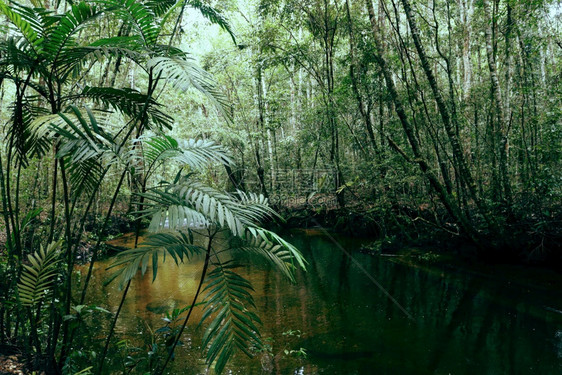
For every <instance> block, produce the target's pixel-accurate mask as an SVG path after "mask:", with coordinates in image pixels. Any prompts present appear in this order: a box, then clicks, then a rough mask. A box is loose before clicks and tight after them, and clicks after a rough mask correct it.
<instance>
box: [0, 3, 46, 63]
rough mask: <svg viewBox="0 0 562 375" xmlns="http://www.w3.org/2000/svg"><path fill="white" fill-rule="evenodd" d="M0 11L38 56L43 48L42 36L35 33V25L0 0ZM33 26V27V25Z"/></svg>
mask: <svg viewBox="0 0 562 375" xmlns="http://www.w3.org/2000/svg"><path fill="white" fill-rule="evenodd" d="M0 12H2V14H4V15H5V16H6V18H8V20H9V21H10V22H11V23H12V24H13V25H14V26H15V27H16V28H17V29H18V30H19V32H20V33H21V35H22V36H23V38H25V41H26V43H27V45H28V46H29V47H30V48H31V49H32V50H33V52H34V54H35V56H39V55H40V54H41V52H42V49H43V38H41V37H40V36H39V35H38V33H37V26H36V25H34V24H33V23H30V22H28V20H26V19H24V17H22V16H21V14H19V13H18V12H17V11H16V10H14V9H12V8H11V7H9V6H8V5H6V3H4V2H3V1H1V0H0ZM34 26H35V27H34Z"/></svg>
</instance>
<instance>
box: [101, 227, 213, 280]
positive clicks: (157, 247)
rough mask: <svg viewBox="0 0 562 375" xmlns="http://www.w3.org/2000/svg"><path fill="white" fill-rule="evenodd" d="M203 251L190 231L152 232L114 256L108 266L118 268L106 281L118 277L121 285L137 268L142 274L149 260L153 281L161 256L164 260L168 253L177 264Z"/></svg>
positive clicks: (130, 277) (131, 276) (133, 274)
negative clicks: (143, 239)
mask: <svg viewBox="0 0 562 375" xmlns="http://www.w3.org/2000/svg"><path fill="white" fill-rule="evenodd" d="M203 251H205V249H203V248H202V247H200V246H197V245H194V244H193V236H192V234H191V232H190V231H187V232H180V233H176V234H172V233H156V234H152V235H150V236H148V238H146V240H145V241H144V242H143V243H142V244H141V245H140V246H139V247H137V248H135V249H129V250H125V251H123V252H121V253H119V254H118V255H117V256H116V258H115V260H114V262H113V263H112V264H111V266H110V267H109V268H110V269H111V268H116V267H117V268H118V270H117V271H116V272H114V273H113V275H111V277H110V278H109V280H108V281H107V283H110V282H112V281H113V280H115V279H116V278H119V286H120V287H123V286H124V285H125V284H126V283H127V282H128V281H129V280H131V279H132V278H133V277H134V276H135V275H136V274H137V272H138V271H139V269H140V271H141V274H142V275H144V274H145V273H146V270H147V269H148V264H149V262H152V280H153V281H154V280H155V279H156V275H157V273H158V262H159V258H160V257H161V256H162V261H165V260H166V256H167V255H168V256H170V257H172V259H173V260H174V262H175V263H176V264H179V263H181V262H183V261H184V259H189V258H190V257H191V256H193V255H194V254H199V253H201V252H203Z"/></svg>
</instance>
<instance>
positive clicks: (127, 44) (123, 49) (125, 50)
mask: <svg viewBox="0 0 562 375" xmlns="http://www.w3.org/2000/svg"><path fill="white" fill-rule="evenodd" d="M142 43H143V40H142V38H141V37H140V36H136V35H135V36H116V37H112V38H101V39H98V40H96V41H94V42H93V43H91V44H89V45H87V46H75V47H74V48H70V49H67V50H65V51H64V58H63V59H61V61H60V62H59V69H58V72H59V73H61V72H67V73H66V74H67V75H68V74H70V73H71V72H72V71H73V70H75V69H76V68H78V67H80V66H81V64H83V63H85V62H87V61H89V60H90V59H95V60H96V61H98V62H102V61H104V60H105V59H106V58H109V57H124V58H127V59H129V60H132V61H134V62H135V63H137V64H139V65H140V66H142V65H141V62H142V61H145V60H146V49H144V47H143V45H142ZM63 77H65V75H63Z"/></svg>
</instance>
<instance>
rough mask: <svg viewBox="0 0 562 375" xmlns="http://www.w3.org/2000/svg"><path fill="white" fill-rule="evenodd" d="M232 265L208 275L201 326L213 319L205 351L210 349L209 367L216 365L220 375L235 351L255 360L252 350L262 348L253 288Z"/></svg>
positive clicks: (221, 265)
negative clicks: (255, 347) (254, 347)
mask: <svg viewBox="0 0 562 375" xmlns="http://www.w3.org/2000/svg"><path fill="white" fill-rule="evenodd" d="M237 267H238V266H237V265H236V264H234V263H232V262H226V263H222V264H221V263H219V264H216V265H215V268H214V269H213V270H212V271H211V272H209V273H208V275H207V279H206V283H207V285H206V287H205V289H204V291H205V292H206V295H205V296H204V297H203V299H204V300H205V301H207V302H206V304H205V308H204V310H203V316H202V317H201V323H203V322H205V321H206V320H208V319H210V318H212V320H211V322H210V324H209V325H208V327H207V329H206V330H205V334H204V336H203V345H202V347H204V348H208V349H207V364H208V365H211V364H213V363H215V366H214V368H215V371H216V372H217V373H218V374H220V373H221V372H222V371H223V370H224V367H225V365H226V363H227V362H228V360H229V358H230V357H231V356H232V355H233V354H234V352H235V351H236V350H238V351H241V352H243V353H245V354H246V355H248V356H250V357H251V356H252V355H251V352H250V350H249V348H250V346H252V345H253V346H257V347H258V348H260V347H261V346H262V343H261V339H260V336H259V331H258V327H257V326H258V325H259V324H261V321H260V319H259V318H258V316H257V315H256V314H255V312H254V311H252V310H253V309H255V304H254V299H253V297H252V295H251V292H252V291H253V290H254V289H253V288H252V285H251V284H250V283H249V282H248V281H247V280H246V279H244V278H243V277H242V276H240V275H239V274H237V273H236V272H235V269H236V268H237Z"/></svg>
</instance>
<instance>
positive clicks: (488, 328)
mask: <svg viewBox="0 0 562 375" xmlns="http://www.w3.org/2000/svg"><path fill="white" fill-rule="evenodd" d="M285 237H286V238H287V239H288V240H290V241H291V242H292V243H293V244H295V245H297V246H298V247H299V248H300V249H301V250H302V252H303V253H304V255H305V257H306V259H307V260H308V262H309V265H308V272H306V273H302V272H301V273H299V274H298V277H297V284H296V285H292V284H290V283H289V282H288V281H287V280H285V279H284V278H283V277H282V276H281V275H280V274H279V273H277V272H274V271H273V270H272V269H270V268H269V267H268V266H265V265H263V264H260V263H258V264H253V265H251V266H248V267H246V268H244V269H243V270H242V271H241V272H242V274H243V275H244V276H245V277H247V278H248V279H249V280H251V282H252V283H253V285H254V288H255V290H256V293H255V299H256V305H257V307H258V310H259V315H260V317H261V319H262V321H263V326H262V329H261V334H262V337H263V338H265V339H266V342H268V343H270V345H271V347H272V350H271V353H272V356H266V355H258V356H257V357H256V358H254V359H248V358H246V357H243V356H239V357H236V358H235V359H234V360H233V361H232V362H231V364H230V365H229V366H228V368H229V369H230V370H231V371H232V373H234V374H267V373H274V374H562V293H560V289H559V288H557V287H556V286H554V287H550V288H544V287H532V286H529V285H528V283H526V282H518V281H517V280H512V281H507V279H506V278H503V277H497V278H494V277H482V276H477V275H473V274H471V273H467V272H458V271H448V272H445V271H442V270H438V269H436V268H433V269H432V268H431V267H416V266H409V265H405V264H401V263H397V262H395V261H393V260H392V259H390V258H385V257H377V256H370V255H365V254H361V253H359V252H358V251H357V249H358V248H359V246H360V243H359V242H358V241H356V240H353V239H349V238H341V237H338V238H337V242H338V243H339V244H340V245H341V246H343V248H344V249H345V250H346V251H349V252H350V253H351V256H352V257H353V258H354V259H355V260H356V261H357V262H355V261H353V260H352V259H351V258H350V257H348V256H347V255H346V254H345V252H344V251H342V250H341V249H340V248H339V245H336V244H335V243H333V241H332V240H331V239H329V238H327V237H325V236H323V235H322V234H321V233H316V232H293V233H291V234H288V235H286V236H285ZM201 263H202V262H201V260H196V261H193V262H191V263H190V264H184V265H180V267H176V266H175V265H174V264H173V263H172V262H167V263H165V266H164V267H163V268H161V269H160V271H159V273H158V278H157V280H156V282H155V283H153V284H152V283H151V280H152V277H151V275H150V274H147V275H146V277H145V278H144V279H142V280H141V279H137V280H135V281H134V283H133V284H132V286H131V290H130V291H129V295H128V297H127V300H126V302H125V305H124V310H123V312H122V315H121V318H120V320H119V323H118V329H117V331H118V336H119V337H120V338H128V339H129V341H130V344H131V345H135V346H137V347H140V348H143V349H142V350H140V351H138V352H137V353H134V355H140V354H142V352H143V351H145V352H146V348H148V345H149V344H150V342H151V337H152V332H154V331H155V330H156V329H157V328H159V327H161V326H162V325H163V321H162V316H163V315H162V313H161V312H162V311H163V310H165V309H166V306H184V305H188V304H189V303H190V302H191V298H192V294H193V293H194V290H195V288H196V286H197V282H198V279H199V272H200V268H201ZM108 264H109V261H106V262H105V263H103V262H100V264H99V265H98V267H96V273H95V278H94V282H95V285H94V288H93V289H92V292H91V294H90V297H91V299H93V300H94V301H95V303H97V304H98V305H100V306H104V307H106V308H108V309H109V310H112V311H115V310H116V307H117V305H118V303H119V298H120V292H119V291H118V290H117V288H116V287H115V286H112V285H110V286H107V287H104V286H103V285H102V282H103V279H104V277H105V276H104V275H105V271H104V268H105V267H106V266H107V265H108ZM501 271H502V269H501V267H500V268H498V273H501ZM545 272H546V271H545ZM373 279H374V280H376V281H377V282H378V283H380V285H381V286H383V287H384V288H385V289H386V290H387V291H388V293H389V294H390V295H392V297H393V298H394V299H395V300H396V302H397V303H398V304H400V305H401V306H402V307H403V308H404V309H405V310H406V311H407V312H408V314H410V315H411V316H412V319H409V318H408V316H407V315H406V314H405V313H404V312H403V311H402V309H401V308H400V307H398V306H397V305H396V304H395V303H394V302H393V301H391V299H390V298H389V297H388V296H387V295H385V293H383V292H382V291H381V290H380V289H379V287H377V286H376V285H375V283H374V282H373ZM554 279H555V280H556V276H554ZM558 280H562V279H560V278H559V279H558ZM199 318H200V311H196V314H195V316H193V320H192V322H193V324H192V325H191V326H190V327H189V328H188V330H187V332H186V333H185V335H184V338H183V341H184V342H185V344H186V345H184V346H183V347H179V348H178V349H177V359H176V361H175V362H174V364H173V366H172V367H170V372H169V373H171V374H201V373H204V362H203V361H202V360H201V349H200V347H199V342H200V339H201V334H202V332H201V329H197V328H196V323H197V322H198V321H199ZM91 324H94V325H95V326H96V327H97V328H99V332H100V335H99V336H98V337H92V338H91V344H93V345H95V344H96V343H97V342H101V340H102V339H103V336H104V335H103V332H105V331H106V330H107V328H106V327H107V326H108V322H107V321H105V320H103V319H98V320H96V321H95V322H92V323H91ZM291 333H292V334H291ZM300 348H303V349H304V351H306V353H307V356H306V358H302V357H301V356H299V355H298V354H297V353H294V352H293V353H291V350H294V351H298V350H300ZM116 352H117V351H116V350H113V354H115V353H116ZM117 357H118V356H117ZM114 368H119V364H114ZM264 368H265V369H267V370H268V371H266V370H264Z"/></svg>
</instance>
